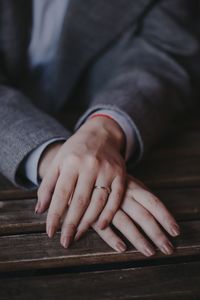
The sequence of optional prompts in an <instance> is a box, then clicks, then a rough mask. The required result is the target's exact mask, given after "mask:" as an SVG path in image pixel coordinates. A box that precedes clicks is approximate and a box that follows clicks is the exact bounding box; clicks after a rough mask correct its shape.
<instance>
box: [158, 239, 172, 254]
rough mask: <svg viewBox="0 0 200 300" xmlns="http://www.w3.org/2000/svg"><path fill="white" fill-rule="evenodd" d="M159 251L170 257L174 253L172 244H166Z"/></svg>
mask: <svg viewBox="0 0 200 300" xmlns="http://www.w3.org/2000/svg"><path fill="white" fill-rule="evenodd" d="M161 251H162V252H163V253H165V254H167V255H170V254H172V253H173V252H174V246H173V245H172V243H170V242H168V243H167V244H165V245H163V246H162V247H161Z"/></svg>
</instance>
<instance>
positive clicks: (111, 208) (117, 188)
mask: <svg viewBox="0 0 200 300" xmlns="http://www.w3.org/2000/svg"><path fill="white" fill-rule="evenodd" d="M124 189H125V179H124V178H123V177H116V178H115V179H114V180H113V182H112V185H111V193H110V195H109V197H108V201H107V204H106V206H105V208H104V209H103V211H102V213H101V215H100V217H99V220H98V226H99V228H100V229H104V228H106V227H107V226H108V225H109V224H110V223H111V221H112V219H113V217H114V215H115V213H116V211H117V210H118V208H119V206H120V204H121V202H122V197H123V194H124Z"/></svg>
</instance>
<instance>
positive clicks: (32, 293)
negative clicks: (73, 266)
mask: <svg viewBox="0 0 200 300" xmlns="http://www.w3.org/2000/svg"><path fill="white" fill-rule="evenodd" d="M199 270H200V262H192V263H181V264H173V265H163V266H153V267H144V268H135V269H132V268H130V269H126V270H121V269H119V270H111V271H101V272H90V273H81V274H80V273H75V274H62V275H51V276H31V277H30V278H24V277H22V278H15V279H13V278H8V279H3V280H1V281H0V293H1V300H8V299H9V300H27V299H29V300H35V299H40V300H47V299H48V300H55V299H60V300H65V299H70V300H77V299H80V300H93V299H95V300H116V299H118V300H130V299H140V300H142V299H148V300H167V299H171V300H179V299H180V300H198V299H199V295H200V276H199Z"/></svg>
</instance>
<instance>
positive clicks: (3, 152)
mask: <svg viewBox="0 0 200 300" xmlns="http://www.w3.org/2000/svg"><path fill="white" fill-rule="evenodd" d="M0 103H1V105H0V119H1V122H0V140H1V147H0V172H1V173H3V175H5V176H6V177H7V178H8V179H9V180H11V181H12V182H13V183H14V184H16V185H19V186H23V187H31V188H32V187H33V185H32V184H31V183H30V182H29V181H27V180H26V178H24V177H23V176H21V175H20V172H19V170H20V165H21V163H22V162H23V160H24V159H25V158H26V156H27V155H28V154H29V153H30V152H31V151H32V150H33V149H35V148H37V147H38V146H39V145H41V144H43V143H44V142H46V141H47V140H50V139H52V138H55V137H60V136H63V137H65V138H66V139H67V138H68V137H69V136H70V132H68V131H67V130H66V129H65V128H64V127H63V126H61V125H60V124H59V123H58V122H57V121H55V120H54V119H53V118H52V117H50V116H49V115H47V114H46V113H44V112H42V111H41V110H39V109H38V108H36V107H35V106H34V105H33V104H32V103H31V101H30V100H29V99H28V98H27V97H26V96H25V95H23V94H22V93H21V92H20V91H18V90H17V89H15V88H13V87H12V86H11V84H10V83H9V81H8V79H6V77H5V76H4V75H3V74H2V72H1V67H0Z"/></svg>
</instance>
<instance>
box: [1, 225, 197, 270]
mask: <svg viewBox="0 0 200 300" xmlns="http://www.w3.org/2000/svg"><path fill="white" fill-rule="evenodd" d="M181 228H182V234H181V236H180V237H178V238H177V239H175V240H174V244H175V246H176V247H177V251H176V252H175V253H174V254H173V255H172V256H173V257H183V256H200V221H193V222H183V223H181ZM59 238H60V234H59V233H57V234H56V236H55V238H53V239H49V238H48V237H47V235H46V234H42V233H38V234H24V235H12V236H3V237H0V248H1V253H0V271H1V272H4V271H14V270H27V269H40V268H49V267H51V268H55V267H56V268H58V267H64V266H65V267H68V266H78V265H90V264H91V265H92V264H102V263H111V262H112V263H114V262H115V263H117V262H127V261H131V260H133V261H137V260H144V259H145V260H146V259H147V258H146V257H144V256H143V255H142V254H140V253H139V252H138V251H136V250H135V249H134V248H133V247H132V246H129V249H128V251H126V252H125V253H122V254H118V253H116V252H114V251H113V250H112V249H111V248H109V247H108V246H107V245H106V244H105V243H104V242H102V240H101V239H100V238H99V237H98V236H97V234H96V233H95V232H94V231H89V232H88V233H87V234H86V236H85V237H83V238H82V239H81V240H80V241H78V242H76V243H73V245H72V246H71V247H70V248H69V249H64V248H62V247H61V246H60V243H59ZM160 257H164V255H162V254H161V253H160V251H158V252H157V254H156V255H155V257H154V258H151V259H156V258H160Z"/></svg>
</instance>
